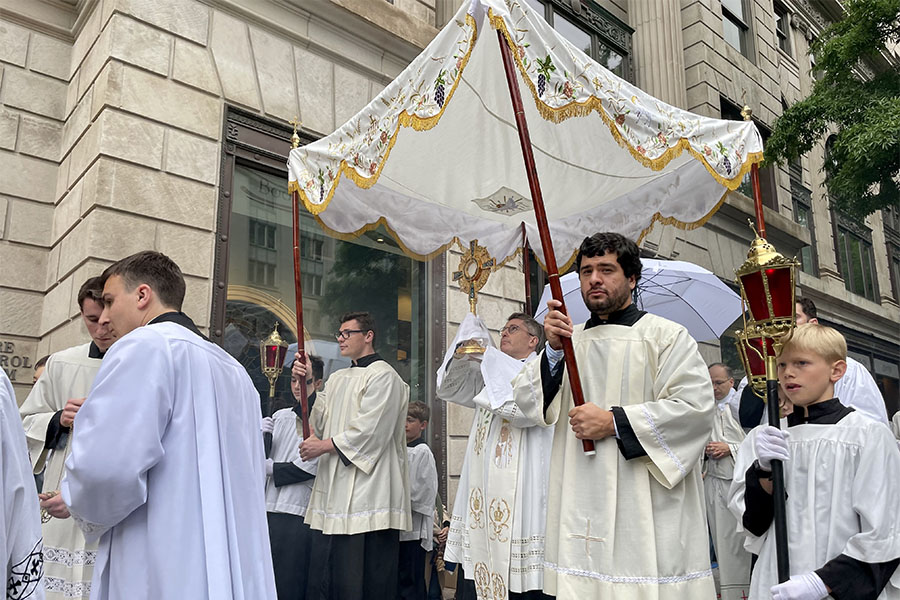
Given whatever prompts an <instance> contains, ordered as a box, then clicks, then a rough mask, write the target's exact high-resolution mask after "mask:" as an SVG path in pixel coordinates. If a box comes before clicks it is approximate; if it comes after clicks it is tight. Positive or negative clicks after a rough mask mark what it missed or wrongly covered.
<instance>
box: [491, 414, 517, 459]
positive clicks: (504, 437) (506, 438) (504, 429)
mask: <svg viewBox="0 0 900 600" xmlns="http://www.w3.org/2000/svg"><path fill="white" fill-rule="evenodd" d="M512 459H513V431H512V428H511V427H510V426H509V421H507V420H506V419H503V425H501V427H500V436H499V439H498V440H497V447H496V448H494V464H495V465H496V466H497V468H499V469H505V468H506V467H508V466H509V463H510V462H512Z"/></svg>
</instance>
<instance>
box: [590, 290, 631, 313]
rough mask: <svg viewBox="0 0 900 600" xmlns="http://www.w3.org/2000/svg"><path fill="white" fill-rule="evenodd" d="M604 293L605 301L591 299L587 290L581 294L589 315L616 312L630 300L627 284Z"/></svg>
mask: <svg viewBox="0 0 900 600" xmlns="http://www.w3.org/2000/svg"><path fill="white" fill-rule="evenodd" d="M606 292H607V296H606V298H605V299H593V298H591V297H590V290H588V292H587V293H585V292H582V293H581V295H582V297H583V298H584V304H585V305H586V306H587V307H588V310H590V311H591V314H593V315H608V314H610V313H613V312H616V311H617V310H621V309H623V308H625V305H626V304H628V300H629V298H631V288H630V287H629V286H628V284H627V282H626V284H625V285H623V286H622V287H620V288H617V289H613V290H610V289H607V290H606Z"/></svg>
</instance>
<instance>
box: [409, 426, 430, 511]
mask: <svg viewBox="0 0 900 600" xmlns="http://www.w3.org/2000/svg"><path fill="white" fill-rule="evenodd" d="M407 450H408V456H409V499H410V502H411V504H412V511H413V512H415V513H419V514H421V515H426V516H427V517H431V516H432V514H433V513H434V499H435V497H437V488H438V482H437V467H436V466H435V463H434V455H433V454H432V453H431V449H430V448H429V447H428V446H427V445H426V444H419V445H418V446H415V447H413V448H408V449H407Z"/></svg>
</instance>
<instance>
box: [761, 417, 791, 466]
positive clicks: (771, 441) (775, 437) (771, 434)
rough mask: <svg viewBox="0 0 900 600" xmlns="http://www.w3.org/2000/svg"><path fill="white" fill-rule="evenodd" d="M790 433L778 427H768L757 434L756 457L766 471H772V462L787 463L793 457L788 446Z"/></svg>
mask: <svg viewBox="0 0 900 600" xmlns="http://www.w3.org/2000/svg"><path fill="white" fill-rule="evenodd" d="M787 437H788V433H787V432H786V431H782V430H780V429H778V428H777V427H772V426H771V425H766V426H765V427H762V428H761V429H760V430H759V432H758V433H757V434H756V456H757V457H758V458H759V466H760V467H762V468H763V469H765V470H766V471H771V470H772V461H773V460H781V461H785V460H787V459H789V458H790V457H791V451H790V450H789V449H788V444H787Z"/></svg>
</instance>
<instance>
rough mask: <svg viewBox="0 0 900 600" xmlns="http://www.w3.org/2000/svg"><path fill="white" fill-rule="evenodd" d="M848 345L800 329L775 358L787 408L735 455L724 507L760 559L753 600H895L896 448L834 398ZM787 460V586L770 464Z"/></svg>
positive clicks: (899, 577)
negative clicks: (777, 422) (780, 423)
mask: <svg viewBox="0 0 900 600" xmlns="http://www.w3.org/2000/svg"><path fill="white" fill-rule="evenodd" d="M846 355H847V344H846V341H845V340H844V338H843V336H842V335H841V334H840V333H838V332H837V331H835V330H834V329H832V328H830V327H824V326H822V325H818V324H806V325H800V326H798V327H797V329H796V330H795V331H794V333H793V335H792V336H791V338H790V339H789V340H788V341H787V342H786V343H785V345H784V347H783V348H782V351H781V354H780V355H779V356H778V381H779V384H780V386H781V389H782V390H783V394H784V395H785V396H786V397H787V400H788V401H789V402H790V405H793V411H792V412H791V413H790V414H789V415H788V417H787V425H788V426H787V427H786V428H785V429H776V428H774V427H770V426H768V425H760V426H759V427H757V428H755V429H754V430H753V431H751V432H750V434H749V435H748V436H747V439H745V440H744V442H743V444H742V445H741V448H740V450H739V451H738V455H737V461H736V463H735V466H734V482H733V483H732V486H731V489H730V490H729V508H730V509H731V511H732V512H733V513H734V515H735V517H737V518H738V521H739V523H740V525H741V530H742V532H743V534H744V535H745V536H746V540H745V547H746V548H747V549H748V550H749V551H751V552H753V553H755V554H758V555H759V559H758V560H757V561H756V564H755V566H754V567H753V575H752V578H751V582H750V598H752V599H757V598H765V599H769V598H773V599H774V600H824V599H825V598H837V599H840V600H875V599H876V598H877V599H878V600H896V599H897V598H900V572H898V570H897V567H898V565H900V511H898V510H897V499H898V498H900V451H898V449H897V445H896V443H895V442H894V439H893V436H892V435H891V433H890V431H889V430H888V429H887V427H885V426H884V425H882V424H880V423H878V422H876V421H875V420H873V419H871V418H869V417H865V416H863V415H862V413H861V412H859V411H857V410H856V409H854V408H852V407H849V406H846V405H844V404H842V403H841V401H840V399H839V398H836V397H835V396H834V384H835V382H836V381H838V380H839V379H840V377H841V376H842V375H843V372H844V369H845V368H846V365H845V363H844V357H846ZM775 459H777V460H781V461H782V462H783V464H784V485H785V491H786V492H787V502H786V509H787V528H788V532H787V533H788V555H789V558H790V561H789V562H790V575H791V577H790V580H789V581H787V582H785V583H780V584H779V583H778V577H777V567H776V564H777V563H776V550H775V534H774V532H773V531H772V521H773V513H774V504H773V499H772V467H771V465H772V460H775Z"/></svg>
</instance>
